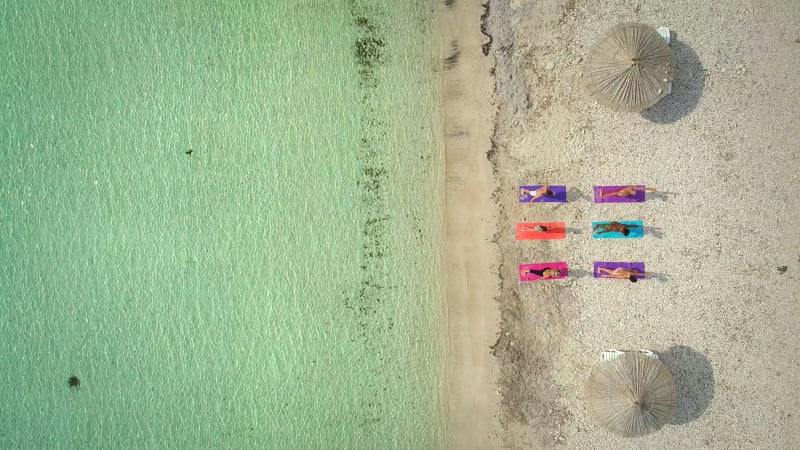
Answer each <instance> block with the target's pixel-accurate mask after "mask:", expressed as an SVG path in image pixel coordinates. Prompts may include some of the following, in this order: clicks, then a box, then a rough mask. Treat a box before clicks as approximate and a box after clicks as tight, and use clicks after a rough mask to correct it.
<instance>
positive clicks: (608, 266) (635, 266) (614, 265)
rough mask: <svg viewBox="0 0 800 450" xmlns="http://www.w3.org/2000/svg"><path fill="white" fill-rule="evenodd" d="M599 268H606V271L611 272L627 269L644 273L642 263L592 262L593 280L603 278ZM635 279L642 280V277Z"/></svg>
mask: <svg viewBox="0 0 800 450" xmlns="http://www.w3.org/2000/svg"><path fill="white" fill-rule="evenodd" d="M601 267H603V268H606V269H611V270H614V269H618V268H622V269H628V270H633V269H636V270H638V271H639V272H642V273H644V263H643V262H617V261H595V262H594V277H595V278H603V277H601V276H600V268H601ZM636 278H638V279H642V278H644V277H643V276H640V277H636Z"/></svg>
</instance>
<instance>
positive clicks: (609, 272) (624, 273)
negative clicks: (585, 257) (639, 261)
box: [597, 267, 650, 283]
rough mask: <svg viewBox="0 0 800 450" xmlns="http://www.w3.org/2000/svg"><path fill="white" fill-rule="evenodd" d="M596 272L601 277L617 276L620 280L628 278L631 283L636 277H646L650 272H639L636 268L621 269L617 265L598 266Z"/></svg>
mask: <svg viewBox="0 0 800 450" xmlns="http://www.w3.org/2000/svg"><path fill="white" fill-rule="evenodd" d="M597 273H599V274H600V276H601V277H602V278H619V279H621V280H625V279H628V280H631V282H633V283H636V279H637V277H644V278H647V277H649V276H650V274H649V273H646V272H639V271H638V270H636V269H623V268H622V267H617V268H616V269H607V268H605V267H599V268H598V269H597Z"/></svg>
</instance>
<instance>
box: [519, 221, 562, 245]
mask: <svg viewBox="0 0 800 450" xmlns="http://www.w3.org/2000/svg"><path fill="white" fill-rule="evenodd" d="M537 226H541V227H545V228H546V229H547V231H535V230H534V228H535V227H537ZM526 230H527V231H526ZM566 237H567V232H566V230H565V229H564V222H524V223H518V224H517V239H518V240H521V241H522V240H534V241H547V240H551V239H565V238H566Z"/></svg>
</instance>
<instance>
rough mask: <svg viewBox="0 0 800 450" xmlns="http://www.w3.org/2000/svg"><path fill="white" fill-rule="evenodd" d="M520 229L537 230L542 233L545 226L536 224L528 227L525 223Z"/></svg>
mask: <svg viewBox="0 0 800 450" xmlns="http://www.w3.org/2000/svg"><path fill="white" fill-rule="evenodd" d="M522 231H524V232H526V233H527V232H531V231H538V232H540V233H544V232H545V231H547V227H546V226H544V225H536V226H535V227H529V226H527V225H523V226H522Z"/></svg>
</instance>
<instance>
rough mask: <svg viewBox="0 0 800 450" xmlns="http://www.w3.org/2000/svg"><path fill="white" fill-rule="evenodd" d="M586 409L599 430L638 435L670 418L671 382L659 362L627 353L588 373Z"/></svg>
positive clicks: (672, 407) (673, 390)
mask: <svg viewBox="0 0 800 450" xmlns="http://www.w3.org/2000/svg"><path fill="white" fill-rule="evenodd" d="M586 406H587V408H588V409H589V412H590V413H591V414H592V416H593V417H594V419H595V421H596V422H597V423H598V424H599V425H601V426H602V427H604V428H606V429H608V430H610V431H612V432H615V433H618V434H621V435H622V436H625V437H634V436H642V435H645V434H648V433H651V432H653V431H656V430H658V429H659V428H661V426H662V425H664V424H665V423H667V421H669V419H670V418H672V415H673V414H674V413H675V406H676V404H675V382H674V381H673V379H672V374H671V373H670V372H669V370H668V369H667V367H666V366H665V365H664V364H663V363H662V362H661V361H659V360H657V359H653V358H650V357H648V356H645V355H643V354H641V353H639V352H627V353H625V354H624V355H623V356H621V357H620V358H617V359H615V360H612V361H606V362H604V363H602V364H601V365H600V366H598V367H596V368H595V369H594V370H593V371H592V373H591V375H590V376H589V379H588V380H587V382H586Z"/></svg>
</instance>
